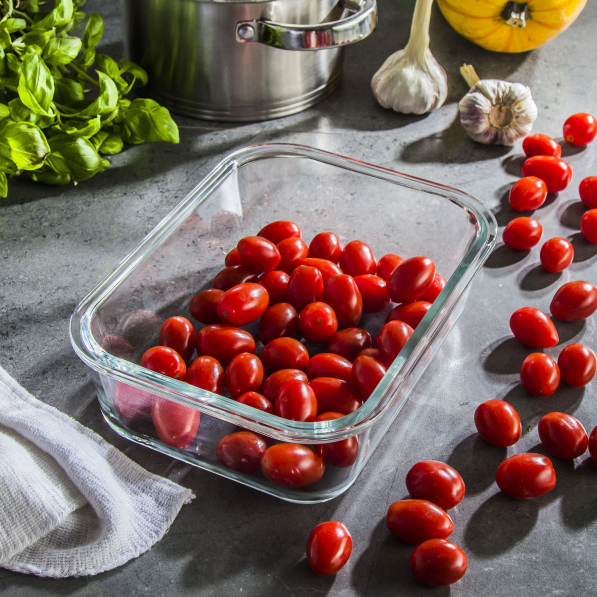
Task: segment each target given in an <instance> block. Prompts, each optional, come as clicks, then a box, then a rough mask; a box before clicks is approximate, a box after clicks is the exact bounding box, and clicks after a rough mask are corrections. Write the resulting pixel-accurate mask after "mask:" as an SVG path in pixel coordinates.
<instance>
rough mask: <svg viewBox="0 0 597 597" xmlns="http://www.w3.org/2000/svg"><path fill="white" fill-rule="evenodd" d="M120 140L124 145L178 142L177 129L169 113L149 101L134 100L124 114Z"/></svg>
mask: <svg viewBox="0 0 597 597" xmlns="http://www.w3.org/2000/svg"><path fill="white" fill-rule="evenodd" d="M122 133H123V134H122V138H123V139H124V141H125V142H126V143H133V144H136V143H141V142H142V141H168V142H169V143H178V142H179V141H180V138H179V133H178V127H177V126H176V123H175V122H174V120H172V117H171V116H170V112H168V110H167V109H166V108H164V107H162V106H160V105H159V104H158V103H157V102H154V101H153V100H150V99H141V98H140V99H136V100H134V101H133V102H132V103H131V105H130V107H129V108H128V110H126V112H125V113H124V129H123V132H122Z"/></svg>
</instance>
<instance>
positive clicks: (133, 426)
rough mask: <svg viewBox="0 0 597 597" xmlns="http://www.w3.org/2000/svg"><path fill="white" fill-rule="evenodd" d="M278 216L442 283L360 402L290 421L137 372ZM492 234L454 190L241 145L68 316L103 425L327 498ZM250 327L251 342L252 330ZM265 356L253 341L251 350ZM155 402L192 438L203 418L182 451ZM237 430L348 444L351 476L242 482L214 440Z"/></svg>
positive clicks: (275, 147)
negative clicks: (413, 264)
mask: <svg viewBox="0 0 597 597" xmlns="http://www.w3.org/2000/svg"><path fill="white" fill-rule="evenodd" d="M275 220H292V221H294V222H296V223H297V224H298V225H299V226H300V227H301V230H302V234H303V239H304V240H305V242H307V244H308V243H309V242H310V240H311V239H312V238H313V236H314V235H315V234H317V233H318V232H321V231H328V230H330V231H334V232H335V233H336V234H338V236H339V237H340V239H341V240H342V241H343V242H344V243H345V244H346V243H347V242H349V241H351V240H354V239H359V240H362V241H364V242H366V243H368V244H369V245H370V246H371V247H372V248H373V250H374V252H375V254H376V256H377V258H379V257H381V256H382V255H384V254H386V253H396V254H398V255H401V256H402V257H404V258H408V257H413V256H416V255H426V256H428V257H430V258H431V259H433V260H434V261H435V264H436V266H437V271H438V272H439V273H440V274H442V275H443V276H444V277H445V278H446V279H447V284H446V286H445V288H444V290H443V291H442V292H441V294H440V295H439V296H438V298H437V299H436V300H435V302H434V303H433V305H432V307H431V308H430V309H429V312H428V313H427V315H426V316H425V318H424V319H423V320H422V321H421V323H420V324H419V325H418V326H417V328H416V330H415V332H414V334H413V335H412V336H411V338H410V339H409V341H408V343H407V344H406V345H405V346H404V348H403V349H402V351H401V352H400V354H399V355H398V357H397V358H396V359H395V361H394V362H393V364H392V365H391V366H390V367H389V368H388V371H387V373H386V374H385V376H384V377H383V379H382V380H381V382H380V383H379V385H378V386H377V388H376V389H375V390H374V392H373V393H372V394H371V396H370V397H369V399H368V400H367V401H366V402H365V403H364V404H363V406H362V407H361V408H359V409H358V410H356V411H354V412H352V413H351V414H348V415H346V416H344V417H342V418H338V419H334V420H329V421H322V422H315V423H306V422H295V421H290V420H285V419H282V418H280V417H278V416H275V415H273V414H269V413H266V412H263V411H259V410H257V409H254V408H252V407H250V406H247V405H244V404H241V403H238V402H236V401H235V400H233V399H231V398H229V397H226V396H221V395H217V394H213V393H211V392H208V391H205V390H202V389H200V388H197V387H195V386H192V385H189V384H186V383H184V382H182V381H179V380H176V379H171V378H168V377H165V376H163V375H161V374H159V373H155V372H153V371H150V370H148V369H145V368H143V367H141V366H140V365H139V361H140V358H141V355H142V354H143V352H144V351H145V350H147V349H148V348H149V347H151V346H155V345H156V344H158V333H159V328H160V325H161V323H162V322H163V321H164V320H165V319H167V318H168V317H171V316H173V315H182V316H185V317H187V318H189V319H192V318H190V315H189V312H188V305H189V301H190V299H191V298H192V297H193V296H194V295H195V294H196V293H197V292H199V291H200V290H202V289H206V288H210V287H211V283H212V280H213V278H214V276H215V274H216V273H217V272H218V271H220V270H221V269H222V268H223V267H224V256H225V255H226V253H227V252H228V251H230V250H231V249H232V248H234V247H235V246H236V244H237V242H238V240H239V239H241V238H242V237H244V236H250V235H255V234H257V232H258V231H259V230H260V229H261V228H262V227H263V226H265V225H266V224H268V223H269V222H272V221H275ZM496 232H497V225H496V222H495V219H494V217H493V215H492V214H491V212H490V211H489V210H488V209H487V208H486V207H485V206H484V205H483V204H482V203H481V202H480V201H478V200H477V199H475V198H473V197H471V196H470V195H468V194H466V193H463V192H461V191H458V190H456V189H453V188H450V187H446V186H443V185H440V184H436V183H432V182H428V181H425V180H422V179H418V178H415V177H412V176H408V175H405V174H400V173H397V172H394V171H391V170H388V169H386V168H380V167H377V166H373V165H370V164H366V163H363V162H359V161H357V160H353V159H349V158H346V157H342V156H338V155H334V154H332V153H328V152H325V151H320V150H317V149H312V148H308V147H302V146H299V145H287V144H266V145H259V146H255V147H249V148H246V149H243V150H240V151H237V152H236V153H233V154H232V155H231V156H229V157H228V158H226V159H225V160H224V161H222V162H221V163H220V164H219V165H218V166H217V167H216V168H215V169H214V170H213V171H212V172H211V173H210V174H209V175H208V176H207V177H206V178H205V179H204V180H203V181H202V182H201V183H200V184H199V185H198V186H197V187H196V188H195V189H194V190H193V191H192V192H191V193H190V194H189V195H188V196H187V197H186V198H185V199H184V200H183V201H182V202H181V203H180V204H179V205H178V206H177V207H176V208H175V209H174V210H173V211H172V212H171V213H170V214H169V215H168V216H167V217H166V218H165V219H164V220H162V222H161V223H160V224H159V225H158V226H157V227H156V228H155V229H154V230H153V231H152V232H151V233H150V234H149V235H148V236H147V237H146V238H145V240H143V242H141V244H139V246H138V247H137V248H136V249H134V250H133V251H132V252H131V253H130V254H129V255H128V256H127V257H126V258H125V259H124V260H123V261H122V262H121V263H120V265H119V266H118V267H116V269H115V270H114V271H113V272H112V273H111V274H109V275H108V276H107V277H106V278H105V279H104V280H103V281H102V282H101V283H100V284H99V285H98V286H97V287H96V288H95V289H94V290H93V291H92V292H91V293H90V294H89V295H88V296H87V297H86V298H85V299H84V300H83V301H82V302H81V304H80V305H79V306H78V308H77V310H76V311H75V313H74V314H73V316H72V318H71V327H70V333H71V341H72V344H73V347H74V349H75V351H76V353H77V355H78V356H79V357H80V358H81V359H82V360H83V361H84V362H85V363H86V364H87V365H88V366H89V367H90V368H91V370H92V375H93V379H94V382H95V385H96V387H97V394H98V398H99V402H100V406H101V409H102V413H103V416H104V418H105V419H106V421H107V423H108V424H109V425H110V427H112V428H113V429H114V430H115V431H116V432H117V433H119V434H120V435H122V436H124V437H126V438H128V439H130V440H132V441H135V442H138V443H140V444H143V445H145V446H148V447H150V448H153V449H154V450H158V451H160V452H163V453H165V454H168V455H170V456H172V457H173V458H178V459H179V460H183V461H185V462H188V463H190V464H193V465H196V466H199V467H201V468H204V469H207V470H210V471H213V472H215V473H217V474H219V475H223V476H225V477H228V478H230V479H234V480H235V481H238V482H239V483H243V484H245V485H248V486H251V487H254V488H256V489H259V490H260V491H263V492H266V493H269V494H271V495H275V496H277V497H280V498H282V499H285V500H288V501H292V502H299V503H315V502H322V501H325V500H329V499H332V498H334V497H336V496H338V495H339V494H341V493H342V492H344V491H346V490H347V489H348V487H350V485H351V484H352V483H353V482H354V481H355V479H356V478H357V476H358V474H359V472H360V471H361V470H362V469H363V467H364V466H365V464H366V463H367V461H368V459H369V458H370V457H371V455H372V454H373V452H374V450H375V448H376V447H377V445H378V443H379V442H380V440H381V438H382V437H383V435H384V433H385V432H386V431H387V430H388V428H389V426H390V425H391V424H392V422H393V421H394V419H395V418H396V416H397V415H398V413H399V412H400V410H401V409H402V407H403V406H404V404H405V402H406V400H407V398H408V395H409V393H410V391H411V390H412V388H413V386H414V385H415V383H416V382H417V380H418V379H419V377H420V376H421V374H422V373H423V371H424V370H425V367H426V366H427V364H428V363H429V361H430V360H431V358H432V357H433V355H434V354H435V352H436V351H437V349H438V347H439V346H440V344H441V342H442V340H443V339H444V338H445V336H446V335H447V333H448V332H449V330H450V329H451V327H452V326H453V325H454V322H455V321H456V319H457V318H458V316H459V314H460V313H461V311H462V310H463V308H464V304H465V298H466V294H467V291H468V289H469V285H470V283H471V281H472V279H473V277H474V276H475V273H476V272H477V271H478V270H479V268H480V267H481V265H482V264H483V263H484V261H485V260H486V259H487V257H488V256H489V254H490V252H491V250H492V248H493V246H494V244H495V240H496ZM392 306H393V305H391V304H390V306H389V307H388V308H387V309H386V310H385V311H383V312H381V313H376V314H364V315H363V319H362V320H361V323H360V324H359V326H360V327H362V328H364V329H366V330H368V331H369V332H370V333H371V335H372V337H373V336H374V335H375V334H377V333H378V332H379V330H380V329H381V327H382V326H383V325H384V323H385V319H386V317H387V313H388V311H389V310H390V308H391V307H392ZM193 324H194V325H195V330H196V331H197V330H198V329H200V328H201V327H203V326H202V325H201V324H198V323H197V322H195V321H194V320H193ZM246 329H247V330H248V331H250V332H251V333H253V335H254V336H255V338H256V341H257V340H258V325H257V324H256V323H254V324H251V325H249V326H247V327H246ZM262 348H263V346H262V345H261V343H259V342H257V349H256V354H259V353H260V351H261V349H262ZM307 348H308V349H309V353H310V355H311V356H312V355H313V354H314V353H317V352H325V346H314V345H308V344H307ZM156 397H159V398H156ZM163 399H167V400H168V401H171V402H172V403H175V404H171V406H172V407H173V408H174V409H179V410H182V411H184V412H185V413H187V415H188V423H189V432H190V433H191V434H194V433H195V427H196V424H197V422H198V427H197V428H196V429H197V430H196V434H195V435H194V439H193V440H192V441H191V442H190V444H189V445H188V446H186V447H185V448H184V449H183V448H177V447H174V446H172V445H167V444H165V443H164V442H162V441H160V439H159V438H158V436H157V433H156V430H155V428H154V426H153V423H152V417H151V415H150V409H151V403H152V401H153V400H160V401H162V402H163ZM177 405H182V406H184V407H187V408H186V409H184V408H182V409H180V407H179V406H177ZM239 428H245V429H248V430H251V431H254V432H255V433H258V434H260V435H262V436H266V439H268V441H269V444H270V445H272V444H275V443H278V442H291V443H301V444H304V445H305V446H310V447H312V448H314V450H315V451H316V452H317V451H318V450H320V449H321V448H320V447H319V446H320V445H321V444H328V443H330V442H337V441H341V440H345V439H348V438H351V437H356V438H357V441H358V454H357V456H356V460H355V461H354V463H353V464H352V465H351V466H348V467H344V468H338V467H335V466H333V465H331V464H329V463H327V465H326V468H325V472H324V474H323V476H322V477H321V478H320V479H319V480H318V481H317V482H315V483H312V484H311V485H308V486H304V487H288V486H283V485H279V484H276V483H273V482H271V481H269V480H268V479H267V478H266V477H265V476H264V475H263V474H262V473H261V471H258V472H256V473H255V474H245V473H240V472H237V471H234V470H231V469H229V468H226V467H225V466H223V465H222V464H220V463H219V462H218V459H217V458H216V446H217V444H218V442H219V440H220V439H221V438H223V437H224V436H226V435H228V434H230V433H233V432H234V431H238V430H240V429H239Z"/></svg>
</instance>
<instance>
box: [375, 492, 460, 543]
mask: <svg viewBox="0 0 597 597" xmlns="http://www.w3.org/2000/svg"><path fill="white" fill-rule="evenodd" d="M386 526H387V527H388V530H389V531H390V533H392V535H394V536H395V537H398V539H400V540H401V541H404V542H405V543H412V544H413V545H419V544H420V543H423V542H424V541H428V540H429V539H447V538H448V537H449V536H450V535H451V534H452V531H453V530H454V523H453V522H452V519H451V518H450V517H449V516H448V515H447V514H446V512H445V511H444V510H442V509H441V508H440V507H439V506H437V505H436V504H433V503H432V502H428V501H427V500H400V501H399V502H394V503H393V504H392V505H391V506H390V507H389V508H388V512H387V514H386Z"/></svg>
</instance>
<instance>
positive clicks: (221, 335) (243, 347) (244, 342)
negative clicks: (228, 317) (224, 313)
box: [197, 324, 255, 367]
mask: <svg viewBox="0 0 597 597" xmlns="http://www.w3.org/2000/svg"><path fill="white" fill-rule="evenodd" d="M241 352H255V340H254V339H253V336H251V334H249V332H246V331H245V330H241V329H240V328H235V327H233V326H230V325H224V324H215V325H208V326H206V327H204V328H202V329H200V330H199V331H198V332H197V354H198V355H199V356H203V355H207V356H208V357H213V358H214V359H216V361H218V362H219V363H220V365H222V366H223V367H226V366H227V365H228V363H229V362H230V361H231V360H232V359H233V358H234V357H235V356H236V355H237V354H240V353H241Z"/></svg>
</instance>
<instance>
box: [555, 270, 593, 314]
mask: <svg viewBox="0 0 597 597" xmlns="http://www.w3.org/2000/svg"><path fill="white" fill-rule="evenodd" d="M549 309H550V311H551V314H552V315H553V316H554V317H556V318H557V319H560V320H561V321H581V320H583V319H587V317H590V316H591V315H593V313H595V311H597V288H596V287H595V285H594V284H591V283H590V282H584V281H580V280H578V281H574V282H568V283H567V284H564V285H563V286H562V287H561V288H559V289H558V291H557V292H556V293H555V295H554V297H553V299H552V301H551V304H550V306H549Z"/></svg>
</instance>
